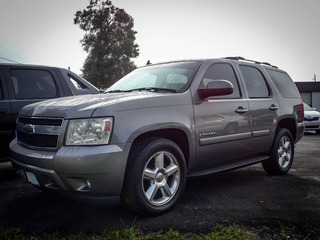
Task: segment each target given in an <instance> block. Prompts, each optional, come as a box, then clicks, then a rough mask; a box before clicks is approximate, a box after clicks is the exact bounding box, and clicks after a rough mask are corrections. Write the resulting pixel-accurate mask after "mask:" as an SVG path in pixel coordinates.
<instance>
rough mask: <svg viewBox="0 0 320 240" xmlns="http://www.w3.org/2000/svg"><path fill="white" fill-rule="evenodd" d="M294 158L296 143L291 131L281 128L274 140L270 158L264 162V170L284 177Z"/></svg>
mask: <svg viewBox="0 0 320 240" xmlns="http://www.w3.org/2000/svg"><path fill="white" fill-rule="evenodd" d="M293 158H294V143H293V138H292V135H291V133H290V131H289V130H288V129H286V128H280V129H279V130H278V131H277V134H276V137H275V139H274V142H273V145H272V148H271V151H270V158H269V159H268V160H266V161H264V162H262V166H263V168H264V169H265V170H266V171H267V172H268V173H269V174H272V175H282V174H285V173H287V172H288V171H289V170H290V168H291V165H292V162H293Z"/></svg>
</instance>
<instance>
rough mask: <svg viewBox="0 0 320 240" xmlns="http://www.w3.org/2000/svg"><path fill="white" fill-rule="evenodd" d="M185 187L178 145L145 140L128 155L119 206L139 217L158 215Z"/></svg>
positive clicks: (156, 140)
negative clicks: (120, 204) (140, 215)
mask: <svg viewBox="0 0 320 240" xmlns="http://www.w3.org/2000/svg"><path fill="white" fill-rule="evenodd" d="M185 183H186V164H185V159H184V155H183V153H182V151H181V150H180V148H179V147H178V146H177V144H175V143H174V142H172V141H170V140H168V139H163V138H149V139H145V140H143V141H140V142H139V143H138V144H136V145H135V149H134V150H133V152H132V153H131V154H130V158H129V162H128V165H127V170H126V177H125V183H124V186H123V191H122V195H121V202H122V204H124V205H125V206H126V207H128V208H129V209H131V210H133V211H135V212H137V213H139V214H142V215H159V214H162V213H164V212H166V211H168V210H170V209H171V208H172V207H173V206H174V205H175V203H176V202H177V201H178V199H179V198H180V196H181V195H182V193H183V190H184V187H185Z"/></svg>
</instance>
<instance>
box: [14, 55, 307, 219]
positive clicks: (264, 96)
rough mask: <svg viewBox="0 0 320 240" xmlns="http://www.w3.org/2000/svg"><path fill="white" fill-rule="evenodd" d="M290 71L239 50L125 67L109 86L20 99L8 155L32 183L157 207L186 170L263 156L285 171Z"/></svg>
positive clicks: (296, 131)
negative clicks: (29, 101)
mask: <svg viewBox="0 0 320 240" xmlns="http://www.w3.org/2000/svg"><path fill="white" fill-rule="evenodd" d="M303 112H304V111H303V104H302V101H301V97H300V95H299V92H298V91H297V88H296V86H295V84H294V83H293V82H292V80H291V78H290V77H289V75H288V74H287V73H286V72H284V71H282V70H280V69H278V68H277V67H275V66H272V65H270V64H268V63H262V62H257V61H251V60H246V59H244V58H241V57H231V58H222V59H206V60H191V61H179V62H169V63H162V64H156V65H148V66H145V67H142V68H139V69H136V70H135V71H133V72H131V73H130V74H128V75H127V76H125V77H124V78H122V79H120V80H119V81H118V82H116V83H115V84H114V85H113V86H111V87H110V88H109V89H107V91H106V92H105V94H101V95H83V96H75V97H66V98H61V99H54V100H48V101H44V102H40V103H35V104H31V105H28V106H26V107H24V108H23V109H22V110H21V111H20V115H19V117H18V120H17V124H16V129H17V131H16V138H15V139H14V140H13V141H12V142H11V144H10V149H11V161H12V164H13V166H14V167H15V169H16V170H18V172H19V173H20V174H21V176H23V177H24V178H25V179H26V180H27V181H28V182H30V183H31V184H33V185H35V186H37V187H39V188H41V189H46V190H52V191H58V192H63V193H66V194H69V195H70V194H71V195H73V196H75V197H78V198H86V199H87V198H92V199H105V198H109V199H120V200H121V203H122V204H123V205H124V206H126V207H127V208H129V209H131V210H133V211H135V212H137V213H140V214H143V215H157V214H161V213H164V212H166V211H168V210H169V209H171V208H172V207H173V206H174V204H175V203H176V202H177V200H178V199H179V198H180V197H181V196H182V193H183V191H184V188H185V184H186V178H187V177H196V176H202V175H207V174H212V173H216V172H221V171H225V170H229V169H233V168H238V167H242V166H247V165H250V164H255V163H258V162H262V165H263V167H264V169H265V170H266V171H267V172H268V173H270V174H278V175H279V174H285V173H286V172H288V171H289V169H290V167H291V165H292V162H293V157H294V145H295V143H297V142H298V141H299V140H300V139H301V138H302V136H303V133H304V125H303Z"/></svg>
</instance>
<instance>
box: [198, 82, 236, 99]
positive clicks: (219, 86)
mask: <svg viewBox="0 0 320 240" xmlns="http://www.w3.org/2000/svg"><path fill="white" fill-rule="evenodd" d="M198 93H199V96H200V98H201V99H202V100H205V99H206V98H208V97H214V96H224V95H229V94H232V93H233V85H232V83H231V82H229V81H227V80H214V81H211V82H209V83H208V85H207V88H203V89H198Z"/></svg>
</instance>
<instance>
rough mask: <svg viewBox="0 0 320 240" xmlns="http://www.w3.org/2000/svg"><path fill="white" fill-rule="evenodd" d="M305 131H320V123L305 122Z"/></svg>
mask: <svg viewBox="0 0 320 240" xmlns="http://www.w3.org/2000/svg"><path fill="white" fill-rule="evenodd" d="M304 126H305V131H320V121H304Z"/></svg>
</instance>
